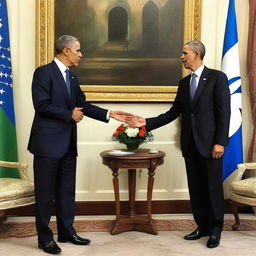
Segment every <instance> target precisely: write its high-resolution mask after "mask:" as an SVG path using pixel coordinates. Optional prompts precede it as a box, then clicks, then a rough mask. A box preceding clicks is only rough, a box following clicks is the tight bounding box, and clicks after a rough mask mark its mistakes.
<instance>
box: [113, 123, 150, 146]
mask: <svg viewBox="0 0 256 256" xmlns="http://www.w3.org/2000/svg"><path fill="white" fill-rule="evenodd" d="M112 140H113V141H118V142H119V143H122V144H126V146H127V148H128V149H136V148H138V147H139V145H140V144H142V143H145V142H148V141H152V140H153V134H152V133H151V132H147V131H146V127H145V126H142V127H140V128H131V127H129V126H128V124H121V125H120V126H118V127H117V129H116V131H115V132H114V133H113V136H112Z"/></svg>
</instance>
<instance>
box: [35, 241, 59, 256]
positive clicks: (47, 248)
mask: <svg viewBox="0 0 256 256" xmlns="http://www.w3.org/2000/svg"><path fill="white" fill-rule="evenodd" d="M38 248H40V249H42V250H43V251H44V252H47V253H50V254H59V253H60V252H61V249H60V247H59V246H58V245H57V244H56V243H55V241H53V240H52V241H49V242H38Z"/></svg>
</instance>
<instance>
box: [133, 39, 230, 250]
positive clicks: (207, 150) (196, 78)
mask: <svg viewBox="0 0 256 256" xmlns="http://www.w3.org/2000/svg"><path fill="white" fill-rule="evenodd" d="M204 55H205V47H204V45H203V44H202V43H201V42H200V41H190V42H188V43H186V44H185V45H184V48H183V53H182V55H181V60H182V62H183V65H184V67H185V68H186V69H190V70H191V74H190V75H188V76H186V77H185V78H183V79H182V80H181V81H180V83H179V88H178V92H177V95H176V98H175V100H174V102H173V106H172V107H171V108H170V110H169V111H167V112H166V113H164V114H161V115H159V116H157V117H153V118H147V119H144V118H142V117H138V116H137V117H131V118H129V119H130V120H128V122H129V123H130V126H132V127H135V126H142V125H146V127H147V130H148V131H151V130H153V129H156V128H158V127H161V126H163V125H165V124H168V123H170V122H171V121H173V120H174V119H176V118H177V117H179V116H181V150H182V154H183V156H184V158H185V164H186V171H187V178H188V187H189V193H190V199H191V205H192V211H193V216H194V219H195V222H196V224H197V226H198V228H197V229H196V230H195V231H193V232H192V233H191V234H188V235H186V236H185V237H184V239H186V240H197V239H199V238H201V237H202V236H207V235H209V236H210V237H209V240H208V242H207V247H209V248H214V247H217V246H218V245H219V243H220V235H221V231H222V228H223V217H224V209H223V208H224V206H223V202H224V198H223V186H222V156H223V153H224V146H226V145H227V143H228V131H229V120H230V92H229V87H228V84H227V77H226V75H225V74H224V73H222V72H221V71H217V70H213V69H209V68H207V67H206V66H204V65H203V58H204Z"/></svg>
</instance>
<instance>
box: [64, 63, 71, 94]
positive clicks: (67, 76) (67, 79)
mask: <svg viewBox="0 0 256 256" xmlns="http://www.w3.org/2000/svg"><path fill="white" fill-rule="evenodd" d="M65 72H66V86H67V90H68V95H69V97H70V93H71V91H70V77H69V69H68V68H67V69H66V70H65Z"/></svg>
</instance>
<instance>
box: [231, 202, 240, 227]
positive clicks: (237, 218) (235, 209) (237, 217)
mask: <svg viewBox="0 0 256 256" xmlns="http://www.w3.org/2000/svg"><path fill="white" fill-rule="evenodd" d="M229 202H230V205H231V208H232V210H233V213H234V217H235V221H236V222H235V224H233V225H232V230H234V231H236V230H238V227H239V225H240V219H239V216H238V209H237V208H238V204H237V202H235V201H232V200H230V201H229Z"/></svg>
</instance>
